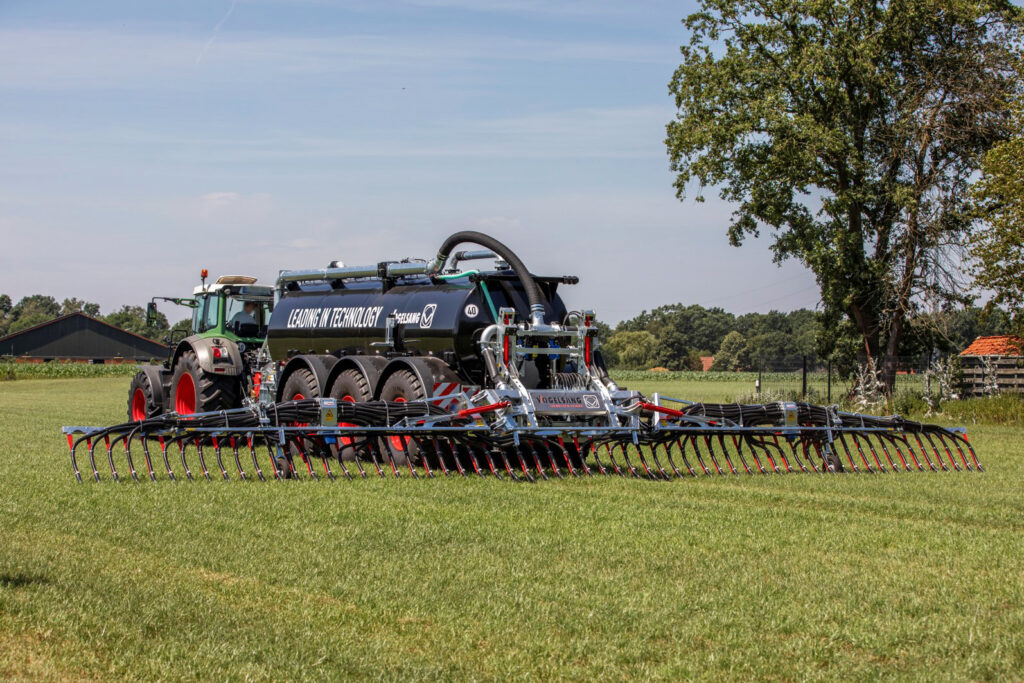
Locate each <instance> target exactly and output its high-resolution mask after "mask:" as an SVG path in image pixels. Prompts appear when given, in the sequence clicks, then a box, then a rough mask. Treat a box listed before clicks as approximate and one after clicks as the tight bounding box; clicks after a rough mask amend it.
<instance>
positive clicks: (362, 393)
mask: <svg viewBox="0 0 1024 683" xmlns="http://www.w3.org/2000/svg"><path fill="white" fill-rule="evenodd" d="M330 396H331V397H332V398H335V399H337V400H338V401H352V402H353V403H363V402H365V401H369V400H371V399H372V398H373V392H372V391H371V390H370V383H369V382H367V381H366V377H364V376H363V373H361V372H359V371H358V370H356V369H355V368H349V369H348V370H345V371H344V372H342V373H341V374H340V375H338V377H337V378H336V379H335V380H334V384H332V385H331V391H330Z"/></svg>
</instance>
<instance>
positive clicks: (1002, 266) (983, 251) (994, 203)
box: [972, 108, 1024, 332]
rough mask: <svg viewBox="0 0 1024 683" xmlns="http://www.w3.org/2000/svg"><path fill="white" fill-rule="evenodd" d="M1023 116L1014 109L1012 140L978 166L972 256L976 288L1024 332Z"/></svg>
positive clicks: (1019, 110)
mask: <svg viewBox="0 0 1024 683" xmlns="http://www.w3.org/2000/svg"><path fill="white" fill-rule="evenodd" d="M1022 169H1024V112H1022V111H1021V109H1019V108H1018V110H1017V114H1016V117H1015V119H1014V136H1013V137H1012V138H1010V139H1009V140H1007V141H1006V142H1003V143H1000V144H999V145H997V146H996V147H994V148H993V149H992V150H991V151H990V152H989V153H988V154H986V155H985V159H984V161H983V163H982V167H981V170H982V177H981V180H980V181H979V182H978V184H977V186H976V187H975V197H976V199H977V200H978V208H979V210H980V214H981V216H982V218H983V219H984V221H985V224H984V227H983V228H982V229H981V230H980V231H979V233H978V235H976V237H975V239H974V242H973V248H972V256H973V258H974V268H973V274H974V279H975V283H976V284H977V285H978V286H979V287H981V288H983V289H987V290H991V291H992V292H993V298H992V304H994V305H1002V306H1005V307H1006V308H1008V309H1009V310H1010V312H1011V313H1012V315H1013V316H1014V318H1015V320H1014V322H1015V327H1016V329H1017V331H1018V332H1020V331H1024V173H1022Z"/></svg>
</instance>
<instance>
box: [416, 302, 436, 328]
mask: <svg viewBox="0 0 1024 683" xmlns="http://www.w3.org/2000/svg"><path fill="white" fill-rule="evenodd" d="M435 313H437V304H427V305H426V306H424V307H423V313H422V315H420V327H430V326H431V325H433V324H434V314H435Z"/></svg>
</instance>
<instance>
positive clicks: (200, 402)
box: [170, 351, 241, 415]
mask: <svg viewBox="0 0 1024 683" xmlns="http://www.w3.org/2000/svg"><path fill="white" fill-rule="evenodd" d="M240 404H241V389H240V385H239V382H238V378H237V377H223V376H221V375H214V374H213V373H210V372H203V369H202V368H201V367H199V360H198V359H197V358H196V354H195V351H185V352H184V353H182V354H181V356H179V357H178V362H177V363H175V364H174V374H173V375H172V376H171V406H170V407H171V408H172V409H173V410H174V412H176V413H177V414H179V415H191V414H192V413H206V412H210V411H214V410H229V409H231V408H237V407H238V406H239V405H240Z"/></svg>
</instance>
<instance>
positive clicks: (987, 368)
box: [960, 335, 1024, 396]
mask: <svg viewBox="0 0 1024 683" xmlns="http://www.w3.org/2000/svg"><path fill="white" fill-rule="evenodd" d="M960 358H961V359H962V361H963V368H964V393H965V394H966V395H968V396H983V395H986V394H990V393H993V392H994V391H1013V392H1018V393H1024V340H1022V339H1021V338H1020V337H1015V336H1012V335H999V336H995V337H978V338H977V339H975V340H974V341H973V342H971V345H970V346H968V347H967V348H966V349H964V350H963V351H961V352H960Z"/></svg>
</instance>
